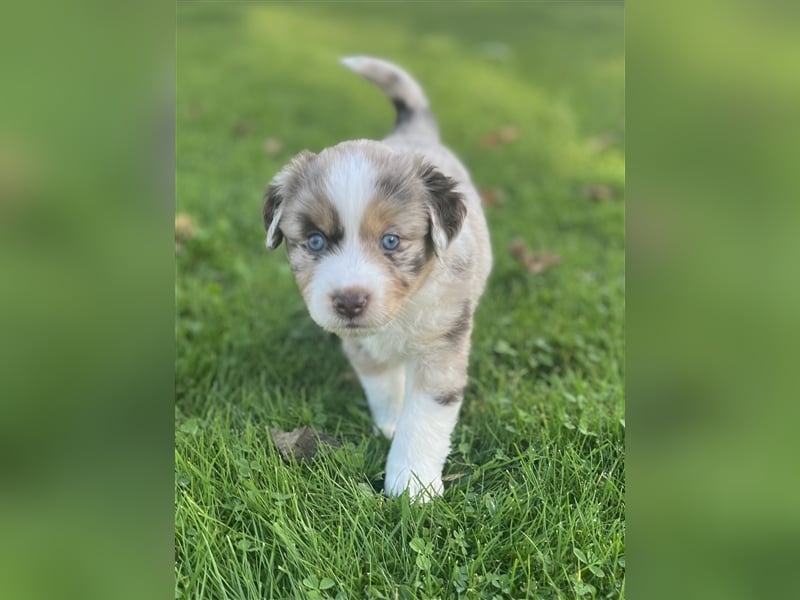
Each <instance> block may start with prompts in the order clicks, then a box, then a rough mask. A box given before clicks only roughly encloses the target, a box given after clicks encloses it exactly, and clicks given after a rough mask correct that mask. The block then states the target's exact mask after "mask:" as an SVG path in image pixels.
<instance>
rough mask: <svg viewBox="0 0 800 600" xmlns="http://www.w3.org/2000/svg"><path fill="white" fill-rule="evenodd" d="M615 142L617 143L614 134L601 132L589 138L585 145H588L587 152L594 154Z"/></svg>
mask: <svg viewBox="0 0 800 600" xmlns="http://www.w3.org/2000/svg"><path fill="white" fill-rule="evenodd" d="M616 143H617V135H616V134H614V133H601V134H600V135H596V136H594V137H593V138H589V142H588V143H587V144H586V145H587V147H588V150H589V152H592V153H593V154H596V153H598V152H602V151H603V150H606V149H607V148H610V147H611V146H613V145H614V144H616Z"/></svg>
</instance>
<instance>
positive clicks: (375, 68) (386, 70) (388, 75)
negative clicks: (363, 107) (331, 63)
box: [341, 56, 439, 139]
mask: <svg viewBox="0 0 800 600" xmlns="http://www.w3.org/2000/svg"><path fill="white" fill-rule="evenodd" d="M341 62H342V64H343V65H344V66H346V67H347V68H348V69H350V70H351V71H354V72H356V73H358V74H359V75H361V76H362V77H364V78H365V79H367V80H369V81H371V82H372V83H374V84H375V85H377V86H378V87H379V88H380V89H381V91H382V92H383V93H384V94H386V96H387V97H388V98H389V100H391V101H392V104H394V107H395V109H396V111H397V119H396V121H395V124H394V131H393V133H401V132H402V133H408V134H414V135H426V136H432V137H435V138H437V139H438V137H439V131H438V129H437V127H436V121H435V120H434V119H433V115H432V114H431V110H430V105H429V104H428V98H427V97H426V96H425V92H423V91H422V87H421V86H420V85H419V83H417V81H416V80H415V79H414V78H413V77H411V75H409V74H408V73H406V72H405V71H404V70H403V69H401V68H400V67H398V66H397V65H395V64H392V63H390V62H389V61H386V60H382V59H380V58H373V57H371V56H348V57H345V58H342V59H341Z"/></svg>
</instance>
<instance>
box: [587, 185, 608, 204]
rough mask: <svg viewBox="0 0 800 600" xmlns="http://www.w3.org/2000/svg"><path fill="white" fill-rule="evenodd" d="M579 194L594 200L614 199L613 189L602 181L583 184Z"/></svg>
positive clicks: (605, 200)
mask: <svg viewBox="0 0 800 600" xmlns="http://www.w3.org/2000/svg"><path fill="white" fill-rule="evenodd" d="M581 195H583V197H584V198H589V199H590V200H594V201H595V202H608V201H609V200H613V199H614V191H613V190H612V189H611V188H610V187H608V186H607V185H605V184H602V183H592V184H590V185H585V186H583V189H582V190H581Z"/></svg>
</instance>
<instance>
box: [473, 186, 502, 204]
mask: <svg viewBox="0 0 800 600" xmlns="http://www.w3.org/2000/svg"><path fill="white" fill-rule="evenodd" d="M478 193H479V194H480V195H481V200H483V203H484V204H485V205H486V206H498V205H500V204H502V203H503V202H505V194H504V193H503V191H502V190H500V189H498V188H486V187H482V188H478Z"/></svg>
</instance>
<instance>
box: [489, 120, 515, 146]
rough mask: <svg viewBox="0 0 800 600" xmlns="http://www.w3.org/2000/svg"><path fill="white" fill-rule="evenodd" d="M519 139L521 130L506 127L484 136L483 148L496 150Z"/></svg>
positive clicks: (509, 126) (511, 126)
mask: <svg viewBox="0 0 800 600" xmlns="http://www.w3.org/2000/svg"><path fill="white" fill-rule="evenodd" d="M518 138H519V129H517V128H516V127H514V126H513V125H506V126H505V127H501V128H500V129H498V130H497V131H490V132H489V133H487V134H486V135H485V136H483V141H482V142H481V146H483V147H484V148H494V147H495V146H499V145H501V144H510V143H511V142H514V141H516V140H517V139H518Z"/></svg>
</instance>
